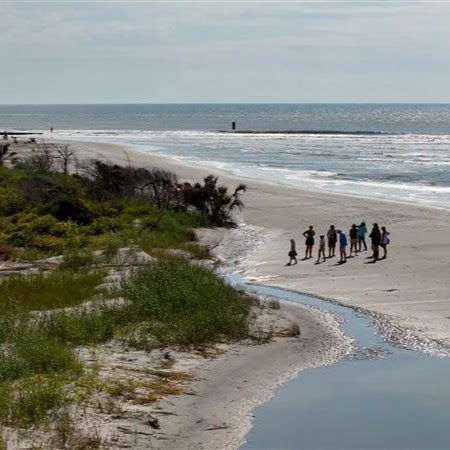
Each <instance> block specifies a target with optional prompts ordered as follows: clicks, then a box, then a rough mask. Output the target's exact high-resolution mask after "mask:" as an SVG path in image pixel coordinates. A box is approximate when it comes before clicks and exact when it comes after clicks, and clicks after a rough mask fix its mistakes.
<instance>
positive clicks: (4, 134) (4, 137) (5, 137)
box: [3, 131, 8, 141]
mask: <svg viewBox="0 0 450 450" xmlns="http://www.w3.org/2000/svg"><path fill="white" fill-rule="evenodd" d="M3 139H4V140H5V141H7V140H8V133H7V132H6V131H5V132H4V133H3Z"/></svg>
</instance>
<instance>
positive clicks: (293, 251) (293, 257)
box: [286, 239, 297, 266]
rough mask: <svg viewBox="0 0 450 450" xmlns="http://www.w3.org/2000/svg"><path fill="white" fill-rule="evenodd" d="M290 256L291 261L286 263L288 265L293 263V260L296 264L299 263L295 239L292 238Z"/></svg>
mask: <svg viewBox="0 0 450 450" xmlns="http://www.w3.org/2000/svg"><path fill="white" fill-rule="evenodd" d="M288 256H289V262H288V263H287V264H286V265H287V266H290V265H292V261H294V264H297V250H296V249H295V240H294V239H291V249H290V250H289V253H288Z"/></svg>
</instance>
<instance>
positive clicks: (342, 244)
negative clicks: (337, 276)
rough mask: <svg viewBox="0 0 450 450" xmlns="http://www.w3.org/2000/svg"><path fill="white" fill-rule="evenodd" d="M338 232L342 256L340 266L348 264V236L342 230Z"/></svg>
mask: <svg viewBox="0 0 450 450" xmlns="http://www.w3.org/2000/svg"><path fill="white" fill-rule="evenodd" d="M337 232H338V235H339V250H340V254H341V260H340V261H339V264H344V263H346V262H347V251H346V247H347V236H346V235H345V233H344V232H343V231H341V230H338V231H337Z"/></svg>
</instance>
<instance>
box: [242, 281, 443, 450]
mask: <svg viewBox="0 0 450 450" xmlns="http://www.w3.org/2000/svg"><path fill="white" fill-rule="evenodd" d="M244 287H245V288H246V289H248V290H249V291H251V292H255V293H257V294H261V295H266V296H267V295H269V296H273V297H278V298H280V299H283V300H288V301H293V302H299V303H303V304H307V305H311V306H314V307H317V308H320V309H322V310H325V311H328V312H330V313H332V314H334V315H335V316H337V317H338V319H339V320H342V321H343V323H342V329H343V331H344V332H345V334H347V335H348V336H351V337H353V338H354V339H355V340H356V345H357V348H356V352H355V354H353V355H352V356H351V357H348V358H345V359H343V360H341V361H339V362H337V363H336V364H334V365H332V366H330V367H322V368H317V369H311V370H307V371H305V372H301V373H300V374H299V375H298V376H297V377H296V378H295V379H293V380H292V381H290V382H288V383H286V384H284V385H282V386H281V387H280V388H279V389H278V390H277V391H276V393H275V395H274V396H273V398H272V399H270V400H269V401H268V402H267V403H265V404H263V405H262V406H260V407H259V408H257V409H256V410H255V418H254V423H253V428H252V429H251V431H250V432H249V433H248V434H247V436H246V437H245V441H246V442H245V444H244V445H243V446H242V447H241V449H321V450H323V449H410V450H412V449H450V358H438V357H435V356H430V355H426V354H424V353H420V352H416V351H411V350H405V349H401V348H396V347H394V346H392V345H390V344H389V343H388V342H386V341H385V340H384V339H383V337H382V336H380V335H379V334H377V332H376V330H375V328H374V326H373V319H372V318H371V317H367V316H363V315H360V314H359V313H357V312H355V311H354V310H352V309H350V308H346V307H343V306H339V305H335V304H332V303H330V302H327V301H325V300H320V299H316V298H313V297H309V296H306V295H302V294H298V293H295V292H291V291H286V290H283V289H277V288H270V287H264V286H256V285H251V284H247V285H244Z"/></svg>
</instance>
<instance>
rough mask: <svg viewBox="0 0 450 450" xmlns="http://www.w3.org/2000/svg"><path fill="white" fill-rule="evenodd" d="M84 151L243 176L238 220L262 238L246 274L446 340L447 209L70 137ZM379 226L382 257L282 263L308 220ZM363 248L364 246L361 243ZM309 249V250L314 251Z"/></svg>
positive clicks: (449, 296) (187, 173)
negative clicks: (256, 176) (283, 182)
mask: <svg viewBox="0 0 450 450" xmlns="http://www.w3.org/2000/svg"><path fill="white" fill-rule="evenodd" d="M73 145H75V146H78V147H79V148H80V151H81V152H82V153H83V154H84V155H86V156H87V155H91V156H93V157H94V156H96V157H104V158H107V159H110V160H114V161H117V162H122V163H123V162H126V161H127V160H128V159H130V160H131V161H132V163H133V164H136V165H142V166H158V167H162V168H166V169H169V170H172V171H174V172H176V173H177V174H179V175H180V177H182V178H183V179H186V178H188V179H199V178H201V177H202V176H204V175H206V174H209V173H210V172H211V171H214V172H215V173H217V174H219V175H221V178H220V179H221V181H222V182H223V183H224V184H228V185H231V186H233V185H236V184H237V183H238V182H243V181H244V182H245V183H246V184H247V186H248V191H247V193H246V194H245V197H244V201H245V204H246V208H245V210H244V211H243V214H242V216H243V219H244V221H245V222H246V223H248V224H252V225H257V226H259V227H263V228H264V230H265V236H266V239H265V241H264V244H263V245H262V246H259V247H258V248H256V249H255V250H256V251H255V252H254V254H253V256H252V259H251V261H250V263H249V268H248V270H247V272H246V274H245V276H246V278H247V279H248V280H250V281H257V282H263V283H265V284H270V285H273V286H279V287H287V288H290V289H295V290H298V291H300V292H307V293H311V294H315V295H319V296H323V297H327V298H333V299H336V300H339V301H340V302H342V303H345V304H348V305H353V306H357V307H360V308H363V309H367V310H370V311H374V312H377V313H382V314H386V315H389V316H391V317H392V318H393V319H394V320H395V322H396V323H397V324H399V325H401V326H407V327H414V328H416V329H418V330H420V331H421V332H422V333H424V334H426V335H428V336H431V337H434V338H439V339H450V221H449V219H450V212H449V211H444V210H439V209H437V208H431V207H421V206H418V205H417V206H416V205H413V204H402V203H395V202H382V201H377V200H372V199H365V198H357V197H352V196H345V195H338V194H331V193H323V192H313V191H305V190H300V189H296V188H292V187H289V188H287V187H283V186H278V185H270V184H264V183H260V182H257V181H253V180H243V179H237V178H234V177H231V176H229V175H227V174H220V171H219V170H214V169H204V168H198V167H189V166H186V165H183V164H181V163H179V162H178V161H175V160H173V159H170V158H164V157H160V156H154V155H151V154H148V153H140V152H137V151H135V150H133V149H128V148H124V147H122V146H119V145H112V144H100V143H89V144H88V143H76V144H73ZM363 220H364V221H365V222H366V223H367V225H368V228H369V230H370V225H371V224H372V223H373V222H375V221H376V222H378V223H379V224H380V225H386V226H387V229H388V230H389V231H390V233H391V234H390V238H391V245H390V246H389V247H388V258H387V259H386V260H383V261H378V262H377V263H376V264H367V263H368V262H369V260H367V259H366V258H367V256H369V255H370V254H371V252H370V251H367V252H363V253H361V254H359V255H358V256H357V257H355V258H352V259H350V260H349V261H348V263H347V264H345V265H336V262H337V259H338V258H334V259H329V260H327V262H326V263H323V264H320V265H315V264H314V262H315V258H314V259H313V260H309V261H299V264H298V265H295V266H291V267H285V266H284V264H285V263H286V262H287V259H288V258H287V252H288V250H289V239H291V238H294V239H296V241H297V250H298V252H299V256H300V258H301V257H302V256H303V255H302V254H303V249H304V247H303V243H304V238H303V237H302V232H303V231H304V230H306V228H307V226H308V225H309V224H314V225H315V229H316V231H317V235H319V234H322V233H323V234H326V230H327V229H328V226H329V225H330V224H335V225H336V227H338V228H339V227H342V229H344V230H346V231H347V232H348V229H349V228H350V225H351V224H352V223H354V222H355V223H359V222H361V221H363ZM368 246H369V248H370V244H369V245H368ZM316 251H317V250H316V249H315V250H314V256H316Z"/></svg>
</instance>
